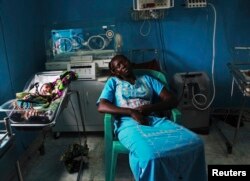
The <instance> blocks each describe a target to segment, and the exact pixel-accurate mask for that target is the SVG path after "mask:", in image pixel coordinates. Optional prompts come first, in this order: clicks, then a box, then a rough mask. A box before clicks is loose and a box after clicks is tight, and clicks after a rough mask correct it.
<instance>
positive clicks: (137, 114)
mask: <svg viewBox="0 0 250 181" xmlns="http://www.w3.org/2000/svg"><path fill="white" fill-rule="evenodd" d="M130 116H131V117H132V118H133V119H134V120H136V121H137V122H138V123H140V124H141V125H148V120H147V119H146V118H145V117H144V116H143V115H142V114H141V113H140V112H139V111H138V110H135V109H131V113H130Z"/></svg>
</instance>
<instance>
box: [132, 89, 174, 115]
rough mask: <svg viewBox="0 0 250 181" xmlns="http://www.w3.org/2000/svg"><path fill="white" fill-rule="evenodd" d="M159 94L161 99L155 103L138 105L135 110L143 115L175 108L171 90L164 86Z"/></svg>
mask: <svg viewBox="0 0 250 181" xmlns="http://www.w3.org/2000/svg"><path fill="white" fill-rule="evenodd" d="M159 96H160V99H161V101H159V102H157V103H155V104H148V105H143V106H140V107H138V108H137V110H138V111H139V112H140V113H142V114H143V115H149V114H150V113H151V112H157V111H166V110H170V109H172V108H175V107H176V106H177V99H176V97H175V96H174V95H173V94H172V93H171V92H169V91H168V90H167V89H166V88H165V87H164V88H163V89H162V91H161V93H160V95H159Z"/></svg>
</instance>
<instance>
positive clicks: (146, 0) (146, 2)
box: [133, 0, 174, 11]
mask: <svg viewBox="0 0 250 181" xmlns="http://www.w3.org/2000/svg"><path fill="white" fill-rule="evenodd" d="M172 7H174V0H133V9H134V10H137V11H141V10H153V9H168V8H172Z"/></svg>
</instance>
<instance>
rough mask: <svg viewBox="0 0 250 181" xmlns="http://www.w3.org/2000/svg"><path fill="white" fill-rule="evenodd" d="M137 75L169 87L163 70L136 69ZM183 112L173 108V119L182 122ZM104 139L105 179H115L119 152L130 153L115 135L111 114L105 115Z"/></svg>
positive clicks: (108, 180)
mask: <svg viewBox="0 0 250 181" xmlns="http://www.w3.org/2000/svg"><path fill="white" fill-rule="evenodd" d="M134 73H135V74H136V75H142V74H147V75H151V76H152V77H155V78H157V79H159V80H160V81H161V82H162V83H164V84H165V86H166V87H167V88H168V89H169V85H168V83H167V79H166V77H165V75H164V74H163V73H162V72H159V71H155V70H149V69H136V70H134ZM180 118H181V113H180V111H179V110H178V109H172V110H171V118H170V119H171V120H173V121H174V122H176V123H180ZM104 141H105V179H106V181H113V180H114V178H115V172H116V163H117V157H118V154H120V153H123V154H128V153H129V151H128V149H127V148H125V147H124V146H123V145H122V144H121V143H120V141H119V140H118V139H117V138H116V137H115V135H114V128H113V118H112V115H111V114H107V113H106V114H105V116H104Z"/></svg>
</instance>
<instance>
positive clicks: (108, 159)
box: [105, 150, 112, 181]
mask: <svg viewBox="0 0 250 181" xmlns="http://www.w3.org/2000/svg"><path fill="white" fill-rule="evenodd" d="M111 162H112V152H111V151H110V152H108V151H107V150H106V153H105V181H110V175H111Z"/></svg>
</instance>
